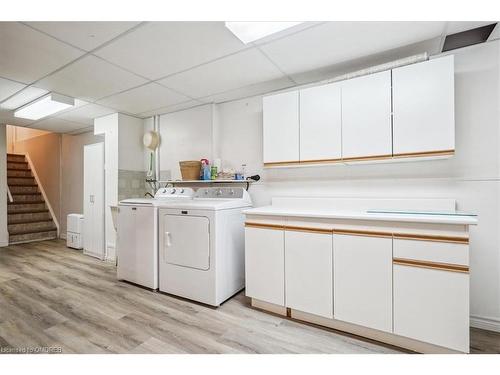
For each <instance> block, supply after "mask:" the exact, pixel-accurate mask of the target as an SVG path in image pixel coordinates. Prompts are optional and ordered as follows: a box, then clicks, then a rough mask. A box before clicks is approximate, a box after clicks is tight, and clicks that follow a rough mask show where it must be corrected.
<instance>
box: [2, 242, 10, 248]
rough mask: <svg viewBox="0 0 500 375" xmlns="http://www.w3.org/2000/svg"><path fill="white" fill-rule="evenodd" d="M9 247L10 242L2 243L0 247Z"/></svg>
mask: <svg viewBox="0 0 500 375" xmlns="http://www.w3.org/2000/svg"><path fill="white" fill-rule="evenodd" d="M5 246H9V241H0V247H5Z"/></svg>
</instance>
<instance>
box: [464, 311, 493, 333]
mask: <svg viewBox="0 0 500 375" xmlns="http://www.w3.org/2000/svg"><path fill="white" fill-rule="evenodd" d="M470 326H471V327H474V328H480V329H485V330H487V331H493V332H500V319H497V318H488V317H485V316H478V315H471V317H470Z"/></svg>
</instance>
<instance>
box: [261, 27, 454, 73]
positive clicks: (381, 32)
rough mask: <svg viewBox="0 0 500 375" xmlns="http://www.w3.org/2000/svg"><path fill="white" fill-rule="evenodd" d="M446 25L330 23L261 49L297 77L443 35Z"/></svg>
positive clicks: (266, 45)
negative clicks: (310, 71)
mask: <svg viewBox="0 0 500 375" xmlns="http://www.w3.org/2000/svg"><path fill="white" fill-rule="evenodd" d="M444 27H445V22H340V21H334V22H326V23H324V24H322V25H319V26H316V27H311V28H309V29H307V30H304V31H301V32H298V33H296V34H293V35H290V36H287V37H284V38H282V39H279V40H276V41H272V42H270V43H268V44H264V45H262V46H260V47H259V48H261V49H262V50H263V51H264V52H265V53H266V54H267V55H268V56H269V57H270V58H271V59H272V60H273V61H274V62H275V63H276V64H277V65H278V66H279V67H280V68H281V69H283V71H284V72H286V73H287V74H289V75H291V74H295V73H300V72H305V71H308V70H313V69H318V68H321V67H325V66H329V65H333V64H337V63H340V62H344V61H348V60H352V59H356V58H360V57H363V56H367V55H371V54H375V53H379V52H382V51H385V50H389V49H394V48H397V47H401V46H404V45H407V44H411V43H416V42H419V41H422V40H427V39H431V38H433V37H436V36H439V35H441V34H442V32H443V31H444Z"/></svg>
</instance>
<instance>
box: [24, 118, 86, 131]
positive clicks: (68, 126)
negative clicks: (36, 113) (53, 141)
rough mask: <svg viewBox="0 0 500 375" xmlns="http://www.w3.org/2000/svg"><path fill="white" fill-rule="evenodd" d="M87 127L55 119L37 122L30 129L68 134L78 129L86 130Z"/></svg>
mask: <svg viewBox="0 0 500 375" xmlns="http://www.w3.org/2000/svg"><path fill="white" fill-rule="evenodd" d="M87 127H88V125H86V124H80V123H78V122H73V121H67V120H63V119H60V118H57V117H53V118H46V119H43V120H39V121H36V122H34V123H33V124H31V125H30V128H33V129H41V130H47V131H50V132H55V133H69V132H74V131H76V130H79V129H84V128H87Z"/></svg>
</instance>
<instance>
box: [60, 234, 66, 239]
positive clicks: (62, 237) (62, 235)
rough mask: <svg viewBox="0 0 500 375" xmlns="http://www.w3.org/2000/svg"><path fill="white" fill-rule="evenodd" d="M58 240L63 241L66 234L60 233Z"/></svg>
mask: <svg viewBox="0 0 500 375" xmlns="http://www.w3.org/2000/svg"><path fill="white" fill-rule="evenodd" d="M59 238H60V239H62V240H65V239H66V238H67V237H66V233H61V235H60V236H59Z"/></svg>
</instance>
